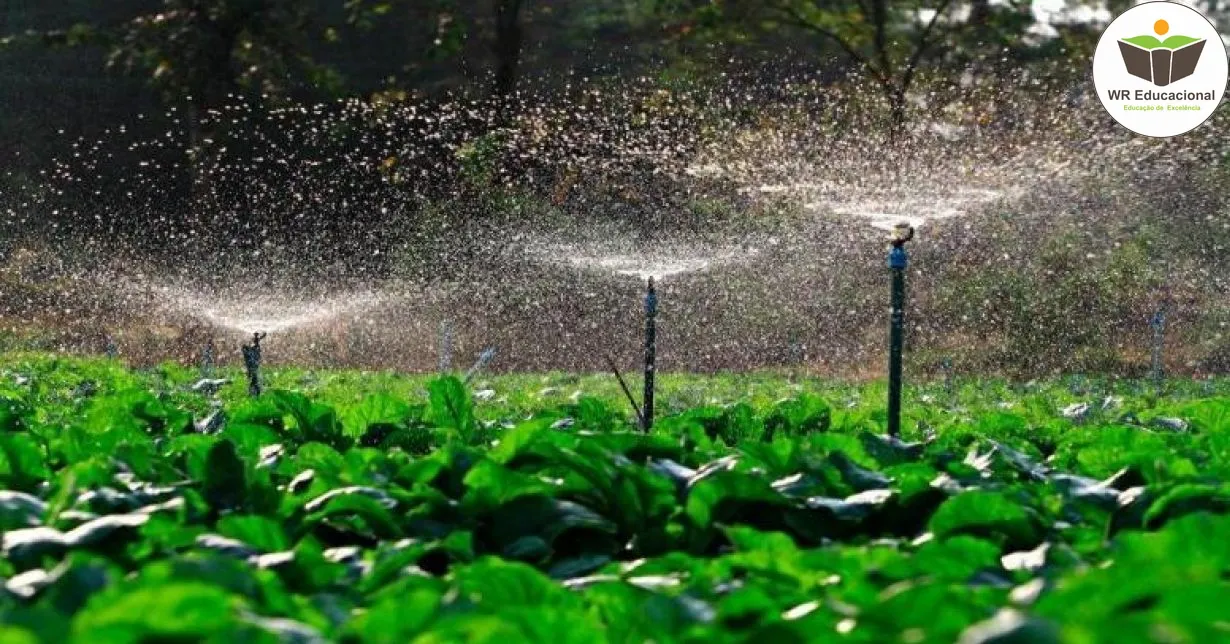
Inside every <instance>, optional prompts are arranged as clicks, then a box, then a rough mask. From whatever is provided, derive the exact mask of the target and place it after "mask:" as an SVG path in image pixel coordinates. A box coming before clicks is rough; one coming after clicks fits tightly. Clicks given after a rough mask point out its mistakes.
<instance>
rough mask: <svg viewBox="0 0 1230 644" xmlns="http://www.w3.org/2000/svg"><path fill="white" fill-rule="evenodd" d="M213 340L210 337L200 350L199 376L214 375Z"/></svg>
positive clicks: (209, 376) (210, 376) (208, 376)
mask: <svg viewBox="0 0 1230 644" xmlns="http://www.w3.org/2000/svg"><path fill="white" fill-rule="evenodd" d="M215 351H216V349H215V347H214V341H213V340H212V339H211V340H210V341H209V342H207V343H206V344H205V348H204V349H202V350H201V378H213V377H214V352H215Z"/></svg>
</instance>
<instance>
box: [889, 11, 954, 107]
mask: <svg viewBox="0 0 1230 644" xmlns="http://www.w3.org/2000/svg"><path fill="white" fill-rule="evenodd" d="M951 5H952V0H943V1H942V2H940V6H939V7H936V9H935V14H934V15H932V16H931V20H930V21H928V22H927V26H926V27H924V28H923V30H922V32H921V33H919V34H918V41H917V44H916V45H915V47H914V53H913V55H911V56H910V60H909V62H907V63H906V67H905V71H904V72H903V73H902V75H901V91H902V92H904V91H905V90H907V89H909V87H910V83H911V82H912V81H913V80H914V72H915V71H917V70H918V64H919V63H921V62H922V57H923V54H925V53H926V52H927V49H928V48H929V47H930V46H931V42H930V38H931V32H932V31H934V30H935V25H936V24H937V23H938V22H939V20H940V16H942V15H944V13H945V12H947V11H948V7H949V6H951Z"/></svg>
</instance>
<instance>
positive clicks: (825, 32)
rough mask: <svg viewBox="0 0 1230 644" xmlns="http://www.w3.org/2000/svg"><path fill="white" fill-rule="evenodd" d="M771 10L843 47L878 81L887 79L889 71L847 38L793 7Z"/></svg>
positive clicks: (782, 6)
mask: <svg viewBox="0 0 1230 644" xmlns="http://www.w3.org/2000/svg"><path fill="white" fill-rule="evenodd" d="M860 1H861V0H860ZM769 8H770V9H774V10H776V12H777V13H778V14H779V17H780V18H782V19H784V21H785V22H786V23H787V24H791V25H794V26H796V27H801V28H803V29H807V30H809V31H811V32H813V33H816V34H818V35H820V36H823V37H825V38H828V39H829V40H831V41H833V42H834V43H836V44H837V45H838V46H839V47H841V48H842V50H844V51H845V52H846V55H847V56H849V57H850V58H852V59H853V60H854V62H856V63H858V64H859V65H861V66H862V67H864V68H866V69H867V70H868V71H870V72H871V73H872V74H873V75H874V76H875V77H876V79H877V80H879V81H881V82H884V80H885V79H886V78H887V74H888V70H887V69H883V70H881V69H878V68H877V67H876V65H875V63H874V62H873V61H872V60H871V59H869V58H867V57H866V56H864V55H863V54H862V53H860V52H859V51H858V49H856V48H855V47H854V45H852V44H850V42H849V41H848V40H846V39H845V38H842V37H841V36H840V35H839V34H837V32H835V31H832V30H830V29H827V28H825V27H822V26H820V25H818V24H816V23H814V22H812V21H810V20H808V19H807V18H806V17H805V16H803V14H801V13H799V11H798V10H797V9H795V8H794V7H792V6H789V5H785V4H780V3H774V4H772V5H770V6H769Z"/></svg>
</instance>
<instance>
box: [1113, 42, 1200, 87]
mask: <svg viewBox="0 0 1230 644" xmlns="http://www.w3.org/2000/svg"><path fill="white" fill-rule="evenodd" d="M1204 43H1205V40H1204V39H1203V38H1192V37H1191V36H1171V37H1169V38H1167V39H1166V40H1159V39H1158V38H1156V37H1155V36H1150V35H1144V36H1134V37H1132V38H1124V39H1122V40H1120V41H1119V53H1120V54H1122V55H1123V64H1124V65H1126V66H1127V71H1128V73H1129V74H1131V75H1133V76H1135V77H1137V78H1142V79H1144V80H1147V81H1149V82H1150V83H1153V84H1154V85H1157V86H1158V87H1165V86H1167V85H1169V84H1171V83H1173V82H1175V81H1180V80H1183V79H1184V78H1187V77H1188V76H1191V75H1192V73H1193V72H1195V71H1196V63H1197V62H1199V61H1200V54H1201V53H1202V52H1203V51H1204Z"/></svg>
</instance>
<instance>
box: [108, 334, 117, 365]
mask: <svg viewBox="0 0 1230 644" xmlns="http://www.w3.org/2000/svg"><path fill="white" fill-rule="evenodd" d="M106 351H107V359H108V360H115V358H116V356H118V355H119V353H120V352H119V349H117V348H116V346H115V338H113V337H111V336H107V349H106Z"/></svg>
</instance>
